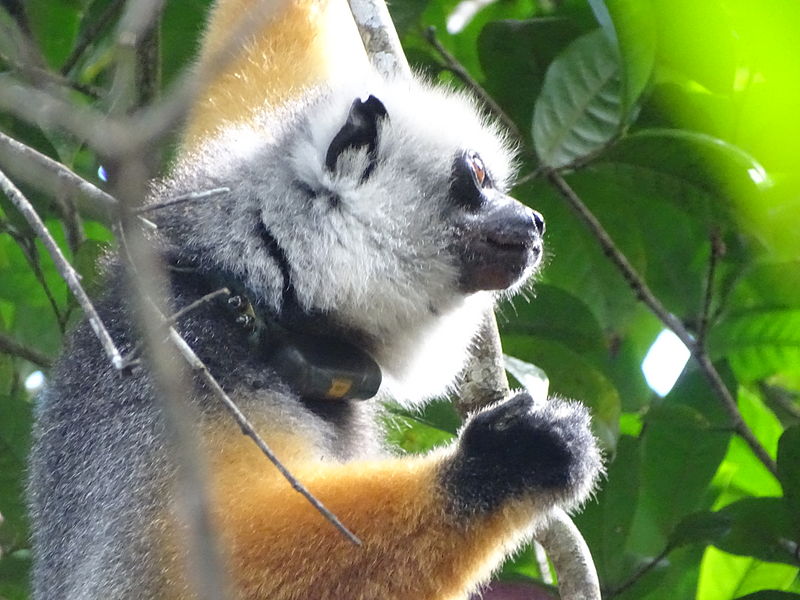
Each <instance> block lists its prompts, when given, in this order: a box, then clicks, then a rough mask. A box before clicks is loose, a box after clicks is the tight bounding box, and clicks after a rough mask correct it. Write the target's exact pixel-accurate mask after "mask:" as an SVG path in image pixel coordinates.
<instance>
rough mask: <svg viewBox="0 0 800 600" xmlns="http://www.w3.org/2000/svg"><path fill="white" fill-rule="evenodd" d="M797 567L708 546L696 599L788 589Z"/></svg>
mask: <svg viewBox="0 0 800 600" xmlns="http://www.w3.org/2000/svg"><path fill="white" fill-rule="evenodd" d="M797 572H798V569H797V568H796V567H790V566H788V565H783V564H776V563H768V562H763V561H760V560H758V559H755V558H752V557H745V556H734V555H732V554H728V553H726V552H723V551H722V550H718V549H716V548H714V547H709V548H707V549H706V552H705V555H704V556H703V562H702V564H701V566H700V582H699V584H698V589H697V600H732V599H733V598H739V597H740V596H743V595H746V594H750V593H752V592H757V591H760V590H765V589H781V588H783V589H785V588H787V587H789V585H791V583H792V581H793V580H794V578H795V577H796V576H797Z"/></svg>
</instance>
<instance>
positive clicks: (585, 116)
mask: <svg viewBox="0 0 800 600" xmlns="http://www.w3.org/2000/svg"><path fill="white" fill-rule="evenodd" d="M622 116H623V113H622V96H621V79H620V65H619V56H618V53H617V50H616V48H615V47H614V46H613V45H612V43H611V42H610V41H609V40H608V38H607V37H606V36H605V35H604V34H603V32H602V31H600V30H598V31H595V32H592V33H590V34H587V35H584V36H582V37H580V38H578V39H577V40H575V42H573V43H572V44H570V46H569V47H567V49H566V50H565V51H564V52H563V53H562V54H561V55H560V56H559V57H558V58H557V59H556V60H554V61H553V63H552V64H551V65H550V67H549V69H548V70H547V74H546V75H545V80H544V85H543V87H542V93H541V95H540V96H539V98H538V99H537V100H536V107H535V108H534V113H533V129H532V135H533V142H534V146H535V148H536V153H537V154H538V156H539V159H540V160H541V161H542V163H543V164H545V165H546V166H548V167H563V166H565V165H568V164H570V163H571V162H573V161H575V160H576V159H580V158H583V157H586V156H588V155H589V154H591V153H592V152H595V151H597V150H598V149H600V148H602V147H603V145H605V144H606V143H607V142H608V141H609V140H610V139H611V138H613V137H614V136H615V135H616V134H617V133H618V132H619V129H620V127H621V125H622Z"/></svg>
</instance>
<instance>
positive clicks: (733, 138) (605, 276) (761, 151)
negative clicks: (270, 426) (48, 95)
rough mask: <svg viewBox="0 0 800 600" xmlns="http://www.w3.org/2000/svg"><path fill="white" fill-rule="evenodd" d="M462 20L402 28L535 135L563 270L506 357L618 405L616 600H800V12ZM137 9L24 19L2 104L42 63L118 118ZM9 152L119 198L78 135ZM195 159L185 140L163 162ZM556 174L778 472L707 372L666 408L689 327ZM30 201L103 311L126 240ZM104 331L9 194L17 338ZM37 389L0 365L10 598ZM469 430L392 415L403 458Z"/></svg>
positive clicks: (448, 75) (612, 448) (111, 7)
mask: <svg viewBox="0 0 800 600" xmlns="http://www.w3.org/2000/svg"><path fill="white" fill-rule="evenodd" d="M122 4H124V3H122ZM210 4H211V2H210V1H209V0H181V1H177V0H171V1H168V2H166V5H165V10H164V12H163V15H162V18H161V20H160V25H159V31H160V36H158V39H159V44H160V52H159V53H158V54H157V55H156V60H157V63H158V64H156V65H151V66H153V67H154V69H153V71H154V72H155V73H158V74H160V77H158V78H157V80H156V85H157V87H158V88H159V90H158V91H159V93H160V95H162V96H164V95H166V94H169V92H170V90H171V89H173V86H174V84H176V83H177V82H179V81H180V76H181V74H183V73H185V72H186V69H187V68H189V67H190V66H191V64H192V57H193V56H194V54H195V52H196V49H197V48H198V43H199V42H198V39H199V37H198V36H199V34H200V31H201V28H202V23H203V21H204V18H205V14H206V12H207V10H208V8H209V6H210ZM458 4H459V3H458V1H457V0H404V1H402V2H401V1H398V2H394V3H392V5H391V10H392V12H393V14H394V16H395V19H396V21H397V25H398V29H399V31H400V35H401V38H402V40H403V43H404V45H405V47H406V49H407V52H408V56H409V58H410V59H411V61H412V63H414V64H415V65H416V66H418V67H419V68H421V69H424V70H425V71H426V72H427V73H428V75H429V76H431V77H432V78H434V79H439V80H441V81H443V82H446V83H449V84H452V85H457V86H460V85H462V84H463V82H462V81H460V80H459V78H458V77H457V76H456V75H454V74H453V69H452V66H453V65H448V64H447V62H446V60H445V59H444V58H443V57H442V56H441V55H440V54H439V53H438V51H437V50H436V49H435V48H434V47H433V46H432V45H431V44H430V43H429V41H428V40H427V39H426V32H427V31H428V28H429V27H434V28H435V35H436V38H437V40H438V41H439V42H440V43H441V44H442V46H443V47H444V48H446V49H447V50H448V51H449V52H450V53H451V54H452V55H453V56H454V57H455V59H456V60H457V61H459V63H460V64H461V65H463V66H464V67H465V68H466V70H467V72H469V73H470V75H471V77H472V78H473V80H474V82H473V83H477V84H478V85H480V86H481V87H483V88H484V89H485V90H486V92H488V94H489V95H490V96H491V97H492V98H493V99H494V101H495V102H496V103H497V104H498V105H499V107H500V109H501V110H502V112H503V113H504V117H503V118H505V119H510V123H509V122H506V124H507V125H510V126H511V128H512V129H513V130H515V131H516V132H519V134H520V136H521V137H520V139H519V140H517V141H518V142H519V145H520V148H521V156H522V160H521V175H522V176H523V177H525V182H524V183H523V184H521V185H520V186H518V187H517V189H515V190H514V194H515V196H517V197H518V198H519V199H521V200H522V201H524V202H525V203H526V204H529V205H530V206H532V207H535V208H536V209H537V210H539V211H541V212H542V213H543V214H544V216H545V218H546V221H547V234H546V240H545V241H546V259H545V263H546V265H545V269H544V271H543V273H542V274H541V276H540V277H539V280H538V282H537V285H535V286H534V288H533V291H532V292H530V293H528V296H529V301H528V300H525V299H521V298H518V299H516V300H515V301H514V303H513V304H504V305H503V307H502V310H501V317H500V326H501V331H502V334H503V341H504V349H505V352H506V353H507V354H508V355H510V356H512V357H514V358H516V359H518V360H520V361H523V362H521V363H520V362H517V363H515V364H516V368H518V367H520V365H522V366H523V367H524V366H525V363H531V364H533V365H536V366H538V367H539V368H541V369H542V370H543V371H544V372H545V373H546V376H547V380H548V382H549V389H550V393H552V394H558V395H562V396H569V397H572V398H575V399H578V400H580V401H582V402H585V403H586V404H587V405H588V406H590V407H591V408H592V410H593V413H594V420H595V432H596V434H597V435H598V437H599V438H600V440H601V442H602V444H603V445H604V447H605V451H606V457H607V467H608V473H607V477H606V478H605V480H604V481H603V482H602V484H601V487H600V489H599V491H598V492H597V494H596V497H595V499H593V500H592V501H590V502H589V503H588V504H587V506H586V507H584V511H583V512H582V513H581V514H580V515H578V516H577V517H576V521H577V524H578V526H579V527H580V528H581V530H582V531H583V533H584V535H585V537H586V539H587V542H588V543H589V546H590V548H591V549H592V552H593V555H594V558H595V561H596V563H597V567H598V572H599V574H600V579H601V584H602V586H603V589H604V598H619V599H623V600H661V599H663V600H734V599H741V600H745V599H748V600H790V599H792V598H800V582H798V579H797V572H798V567H800V559H799V558H798V556H800V555H799V554H798V543H799V542H800V428H798V423H799V422H800V403H798V398H800V242H799V241H798V240H800V236H799V235H798V228H800V201H798V198H800V177H798V176H797V174H796V168H797V165H798V164H800V144H798V142H797V140H798V138H800V111H798V110H797V107H798V106H800V88H798V85H797V82H798V81H800V67H798V64H799V63H798V61H797V56H800V41H799V40H800V38H798V37H797V34H796V32H797V30H798V29H799V28H800V8H798V5H797V3H796V2H795V0H763V1H761V2H752V1H751V2H747V1H745V0H704V1H702V2H697V1H696V0H590V1H589V2H585V1H584V0H567V1H555V0H496V1H495V2H494V3H492V4H490V5H488V6H486V7H484V8H482V9H481V10H479V11H478V13H477V14H476V15H475V17H474V18H473V19H472V20H471V21H469V22H468V23H466V25H465V26H464V28H463V30H462V31H460V32H458V33H454V34H450V33H448V32H447V19H448V16H449V15H450V14H451V13H452V12H453V10H454V9H455V8H456V6H457V5H458ZM23 6H24V11H21V10H20V7H23ZM8 8H13V9H14V10H13V11H12V12H9V11H8ZM122 8H123V7H122V5H121V3H120V2H117V1H116V0H32V1H30V2H3V3H0V25H3V29H2V31H3V32H4V33H5V32H6V31H11V32H13V31H16V32H17V33H16V34H15V35H12V36H9V37H7V38H6V36H3V37H4V39H0V86H7V85H9V82H11V81H17V80H21V81H25V82H27V83H36V79H35V78H31V76H30V73H21V72H20V71H19V69H18V68H17V67H18V66H19V63H20V62H23V58H24V57H25V56H28V60H30V61H32V63H33V64H34V65H35V66H37V67H41V68H49V69H51V70H52V71H53V72H55V73H63V75H65V76H66V77H67V78H68V82H69V85H63V82H62V84H55V87H54V88H53V87H51V88H49V89H51V91H52V90H53V89H55V90H57V91H58V93H59V94H61V95H62V97H63V98H65V99H67V100H69V101H71V102H75V103H77V104H79V105H85V106H92V107H93V108H96V109H98V110H100V111H104V112H107V111H109V110H113V109H114V108H115V107H114V106H113V102H111V99H112V97H114V96H113V93H112V90H114V88H113V85H112V84H114V67H115V65H116V64H117V62H118V60H119V48H118V47H117V46H116V43H115V37H114V36H115V32H116V27H117V25H118V23H119V19H120V15H121V11H122ZM12 13H13V14H12ZM26 32H27V34H28V35H30V40H29V41H30V43H29V44H28V49H29V50H31V51H32V54H29V55H25V54H24V53H23V52H22V48H23V46H24V44H23V43H22V41H21V40H23V39H24V36H25V35H26ZM15 36H17V37H15ZM19 36H22V37H19ZM87 36H88V38H87ZM84 40H88V42H89V43H88V44H84V43H83V42H84ZM79 47H82V48H83V49H82V50H81V51H80V52H76V48H79ZM447 67H451V68H447ZM87 86H89V87H88V88H87ZM0 131H2V132H3V133H5V134H7V135H10V136H11V137H13V138H15V139H18V140H19V141H21V142H23V143H25V144H27V145H29V146H31V147H33V148H35V149H36V150H38V151H39V152H42V153H44V154H46V155H47V156H49V157H51V158H53V159H56V160H58V161H60V162H62V163H63V164H65V165H67V166H68V167H70V168H71V169H73V170H74V171H75V172H77V173H78V174H79V175H81V176H82V177H84V178H85V179H87V180H89V181H91V182H93V183H95V184H100V182H99V180H98V176H97V169H98V167H99V166H100V164H102V163H103V158H101V157H98V156H96V155H95V154H94V153H93V152H92V151H91V149H89V148H87V147H86V146H85V145H83V143H81V142H80V141H78V140H75V139H74V138H73V137H71V136H69V135H67V134H66V133H64V132H63V131H59V130H56V129H55V128H53V127H40V126H39V124H31V123H28V122H25V121H23V120H22V119H20V118H18V117H17V116H15V115H13V114H11V113H10V112H2V111H0ZM156 150H158V151H156ZM170 152H171V148H170V147H169V142H165V144H164V147H163V148H160V149H154V152H153V156H154V157H157V156H169V154H170ZM537 167H538V168H539V171H537V172H536V173H534V169H536V168H537ZM544 167H557V168H561V169H562V173H561V174H562V176H563V177H564V178H565V179H566V181H567V182H568V183H569V185H570V186H572V188H573V189H574V190H575V191H576V192H577V194H578V195H579V196H580V198H581V199H582V200H583V202H584V203H585V204H586V205H587V206H588V208H589V209H590V210H591V211H592V213H593V214H594V215H595V217H596V218H597V219H598V220H599V221H600V223H601V224H602V225H603V227H604V228H605V229H606V230H607V231H608V233H609V234H610V236H611V238H612V239H613V241H614V243H615V244H616V246H617V247H618V248H619V250H620V251H621V252H622V253H623V254H624V255H625V256H626V258H627V260H628V262H629V263H630V264H631V265H632V267H633V268H634V269H635V270H636V271H637V272H638V274H639V275H640V276H641V277H642V279H643V280H644V282H645V283H646V285H647V286H648V288H649V290H650V291H652V294H653V295H654V296H655V297H656V298H658V299H659V300H660V302H661V304H663V306H664V307H665V308H666V310H667V311H668V312H669V313H671V314H672V315H674V316H675V317H676V318H677V320H678V321H679V322H680V323H682V324H683V326H684V327H686V329H687V330H688V332H689V333H690V334H691V335H692V336H693V337H694V338H695V339H701V341H703V342H704V348H705V347H707V351H708V355H709V358H710V360H711V361H713V364H714V368H715V369H717V370H718V371H719V373H720V374H721V376H722V380H723V381H724V384H725V385H726V386H727V388H728V390H729V391H730V392H731V394H732V396H733V397H734V399H735V400H736V401H737V402H738V410H739V412H740V413H741V416H742V418H743V419H744V422H745V423H746V424H747V426H748V427H749V428H750V429H751V430H752V431H753V433H754V435H755V438H756V439H757V440H758V442H759V443H760V444H761V445H762V446H763V447H764V448H765V449H766V452H767V453H768V454H769V455H770V456H771V457H772V458H773V459H774V460H775V461H776V462H777V477H776V476H775V475H773V474H772V473H771V472H770V471H769V470H768V468H767V467H766V466H765V465H764V464H763V461H762V460H760V459H759V458H758V457H757V456H756V455H755V454H754V453H753V451H752V449H751V448H750V446H748V444H747V443H745V442H744V441H743V440H742V438H741V437H740V436H738V435H736V434H735V433H734V431H733V428H732V421H731V415H730V413H729V412H728V411H726V410H724V409H723V405H722V403H721V401H720V398H719V395H718V394H717V393H716V392H715V391H714V390H713V389H712V387H711V386H710V385H709V382H708V379H707V377H706V376H705V375H704V373H703V372H702V371H701V370H700V369H699V368H698V366H697V364H696V363H694V362H690V363H689V365H688V366H687V368H686V369H685V371H684V373H683V375H682V376H681V378H680V380H679V381H678V384H677V385H676V387H675V388H674V389H673V390H672V391H671V392H670V393H669V394H668V395H666V396H665V397H664V398H659V397H658V396H657V395H656V394H655V393H654V392H652V391H650V389H649V387H648V386H647V384H646V382H645V380H644V377H643V375H642V373H641V370H640V366H641V363H642V360H643V358H644V355H645V353H646V352H647V350H648V348H649V346H650V345H651V344H652V342H653V340H654V339H655V337H656V335H657V334H658V333H659V332H660V331H661V330H662V329H663V328H664V326H663V324H662V323H661V322H660V321H659V320H658V318H657V317H656V316H655V314H654V312H653V310H652V309H651V307H648V306H646V305H645V304H643V303H642V302H640V298H639V297H640V296H643V295H644V294H643V292H642V290H641V289H636V290H634V289H632V288H631V286H630V285H629V284H628V283H627V282H626V279H625V277H623V275H622V274H621V273H620V271H619V269H618V267H617V266H616V265H615V264H614V263H613V262H612V260H610V257H609V255H608V252H604V250H603V249H602V248H601V246H600V244H599V243H598V241H597V239H596V236H595V235H594V234H593V233H592V232H591V231H590V230H589V229H588V228H587V226H586V225H585V223H584V222H583V220H581V219H580V218H578V217H577V216H576V214H575V212H574V211H573V209H572V208H570V206H569V205H568V204H567V203H566V202H565V201H564V198H563V197H562V195H561V194H559V192H558V191H557V190H556V189H555V188H554V187H553V186H552V185H551V184H550V182H549V181H548V180H547V177H545V176H544V175H545V173H544V170H545V169H544ZM161 168H162V169H163V168H166V165H165V164H162V166H161ZM6 169H7V167H6V165H5V164H4V163H3V162H2V160H0V170H3V172H6ZM534 175H536V176H534ZM15 181H16V180H15ZM17 183H18V184H19V186H20V187H21V189H22V190H23V192H24V193H25V194H26V196H27V197H28V198H29V199H30V200H31V201H32V203H33V204H34V205H35V207H36V209H37V210H38V211H39V212H40V214H41V215H42V217H43V218H44V219H45V221H46V222H47V224H48V226H49V227H50V229H51V231H52V233H53V234H54V236H55V238H56V239H57V241H58V242H59V244H60V245H61V246H62V248H63V249H64V251H65V253H66V255H67V257H68V258H69V259H70V260H71V261H72V262H73V264H74V265H75V267H76V269H77V270H78V271H79V273H80V274H81V275H82V277H83V283H84V285H85V287H86V288H87V291H89V293H90V294H92V293H96V292H97V289H98V287H97V284H98V277H97V268H96V259H97V258H98V257H99V256H101V255H102V253H103V252H104V251H105V250H106V249H107V248H108V247H109V246H108V245H109V243H110V242H111V243H113V236H112V235H111V233H110V231H109V230H107V229H106V228H105V227H103V226H102V225H100V224H98V223H96V222H94V221H91V220H88V218H87V219H86V220H84V221H83V223H82V224H83V230H84V232H85V239H82V238H81V237H80V236H78V238H77V239H76V238H75V236H74V235H73V234H74V231H71V230H70V229H69V227H66V226H65V223H66V220H65V218H64V213H63V210H62V209H61V208H60V205H59V199H58V198H53V197H50V196H48V195H47V194H44V193H43V192H42V190H40V189H38V188H36V187H35V186H31V185H24V184H23V182H22V181H19V182H17ZM29 183H30V182H29ZM34 183H35V182H34ZM712 263H713V268H712ZM80 316H81V315H80V310H79V309H78V308H77V306H76V303H75V301H74V299H73V298H72V296H71V295H70V294H69V293H68V292H67V289H66V286H65V285H64V283H63V282H62V281H61V279H60V277H59V275H58V274H57V272H56V270H55V269H54V267H53V265H52V262H51V261H50V259H49V257H48V256H47V255H46V252H45V251H44V249H43V247H42V245H41V243H40V242H38V241H34V240H33V237H32V232H31V230H30V228H29V227H28V225H27V224H26V223H25V222H24V220H23V219H22V218H21V217H20V215H19V214H18V213H17V212H16V210H15V209H14V208H13V207H12V205H11V204H10V202H9V201H8V200H7V199H6V198H5V197H4V196H2V195H1V194H0V336H1V337H2V338H10V339H13V340H15V341H16V342H18V343H20V344H22V345H23V346H25V347H26V348H29V349H30V350H34V351H36V352H38V353H39V354H41V355H43V358H45V359H48V358H52V357H54V356H55V355H56V354H57V352H58V350H59V348H60V345H61V340H62V336H63V332H64V330H65V328H67V327H69V326H70V325H71V324H72V323H74V321H75V320H76V319H77V318H79V317H80ZM0 341H1V340H0ZM0 348H2V346H0ZM38 368H40V365H37V364H34V363H31V362H28V361H27V360H25V359H23V358H21V357H20V356H15V355H14V353H13V352H9V353H2V352H0V515H2V519H3V522H2V524H1V525H0V599H5V598H7V599H9V600H12V599H13V600H16V599H24V598H27V584H26V578H27V570H28V567H29V563H30V556H29V552H28V551H27V539H26V536H27V527H26V522H25V513H24V504H23V501H22V491H23V490H22V488H23V482H24V464H25V463H24V461H25V454H26V451H27V448H28V444H29V434H30V423H31V409H32V402H33V400H32V398H31V394H30V393H29V392H27V391H26V390H25V387H24V385H23V384H24V382H25V380H26V378H27V377H28V376H29V375H30V374H31V373H32V372H33V371H34V370H36V369H38ZM516 372H517V374H520V373H521V371H519V370H518V371H516ZM529 372H530V373H536V371H535V369H530V370H529ZM46 373H47V371H46V369H45V375H46ZM520 377H521V378H523V379H524V377H523V375H520ZM458 427H459V419H458V417H457V415H456V414H455V412H454V411H453V409H452V407H451V406H450V405H449V404H448V403H446V402H437V403H434V404H433V405H431V406H430V407H428V408H427V409H426V411H425V412H424V413H422V414H411V413H408V412H405V411H403V410H401V409H399V408H396V407H395V408H391V407H390V409H389V413H388V416H387V430H388V432H389V437H390V439H391V441H392V442H393V443H395V444H397V445H398V446H399V447H401V448H402V449H403V450H405V451H408V452H422V451H425V450H427V449H429V448H431V447H434V446H437V445H441V444H444V443H447V442H449V441H450V440H451V439H452V438H453V436H454V434H455V432H456V430H457V429H458ZM501 577H502V578H503V579H506V580H511V581H514V586H515V588H514V589H515V590H518V589H519V587H518V586H525V585H531V586H535V587H536V589H537V590H541V589H551V588H547V586H544V587H543V586H542V585H541V576H540V571H539V567H538V566H537V564H536V562H535V560H534V555H533V552H532V550H531V549H527V550H525V551H524V552H522V553H521V554H520V555H519V556H518V557H516V559H515V560H513V561H509V563H508V564H506V566H505V567H504V569H503V570H502V574H501ZM532 589H533V588H531V590H532ZM507 593H511V591H507ZM539 593H540V592H539ZM490 597H491V596H490ZM496 597H502V596H499V595H498V596H496ZM531 597H534V596H533V594H532V593H531Z"/></svg>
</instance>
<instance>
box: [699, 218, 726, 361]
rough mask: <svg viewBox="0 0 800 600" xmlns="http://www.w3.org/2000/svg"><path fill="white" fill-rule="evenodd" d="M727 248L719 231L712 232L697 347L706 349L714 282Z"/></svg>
mask: <svg viewBox="0 0 800 600" xmlns="http://www.w3.org/2000/svg"><path fill="white" fill-rule="evenodd" d="M724 251H725V247H724V245H723V243H722V240H721V239H720V234H719V231H717V230H714V231H712V232H711V254H710V255H709V257H708V273H707V274H706V285H705V291H704V293H703V308H702V310H701V311H700V317H699V318H698V320H697V347H698V348H705V345H706V335H707V333H708V324H709V320H710V316H711V301H712V299H713V297H714V281H715V279H716V272H717V263H718V262H719V258H720V256H722V255H723V253H724Z"/></svg>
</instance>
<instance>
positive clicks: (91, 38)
mask: <svg viewBox="0 0 800 600" xmlns="http://www.w3.org/2000/svg"><path fill="white" fill-rule="evenodd" d="M123 4H125V0H112V2H111V3H109V4H108V6H106V7H105V9H104V10H103V12H102V13H101V15H100V16H99V17H98V18H96V19H95V20H94V22H92V24H91V25H89V26H88V27H87V28H86V29H84V30H83V32H81V35H80V37H79V38H78V41H77V42H75V46H74V47H73V48H72V52H71V53H70V55H69V56H68V57H67V60H65V61H64V64H63V65H61V74H62V75H66V74H67V73H69V72H70V71H71V70H72V67H74V66H75V65H76V64H78V61H79V60H80V59H81V57H83V53H84V52H86V49H87V48H88V47H89V46H91V45H92V44H94V43H95V42H96V41H97V36H98V35H99V34H100V32H101V31H103V29H105V28H106V27H107V26H108V25H109V24H110V23H111V21H112V20H113V19H114V18H115V17H116V16H117V15H118V14H119V12H120V9H121V8H122V5H123Z"/></svg>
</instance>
